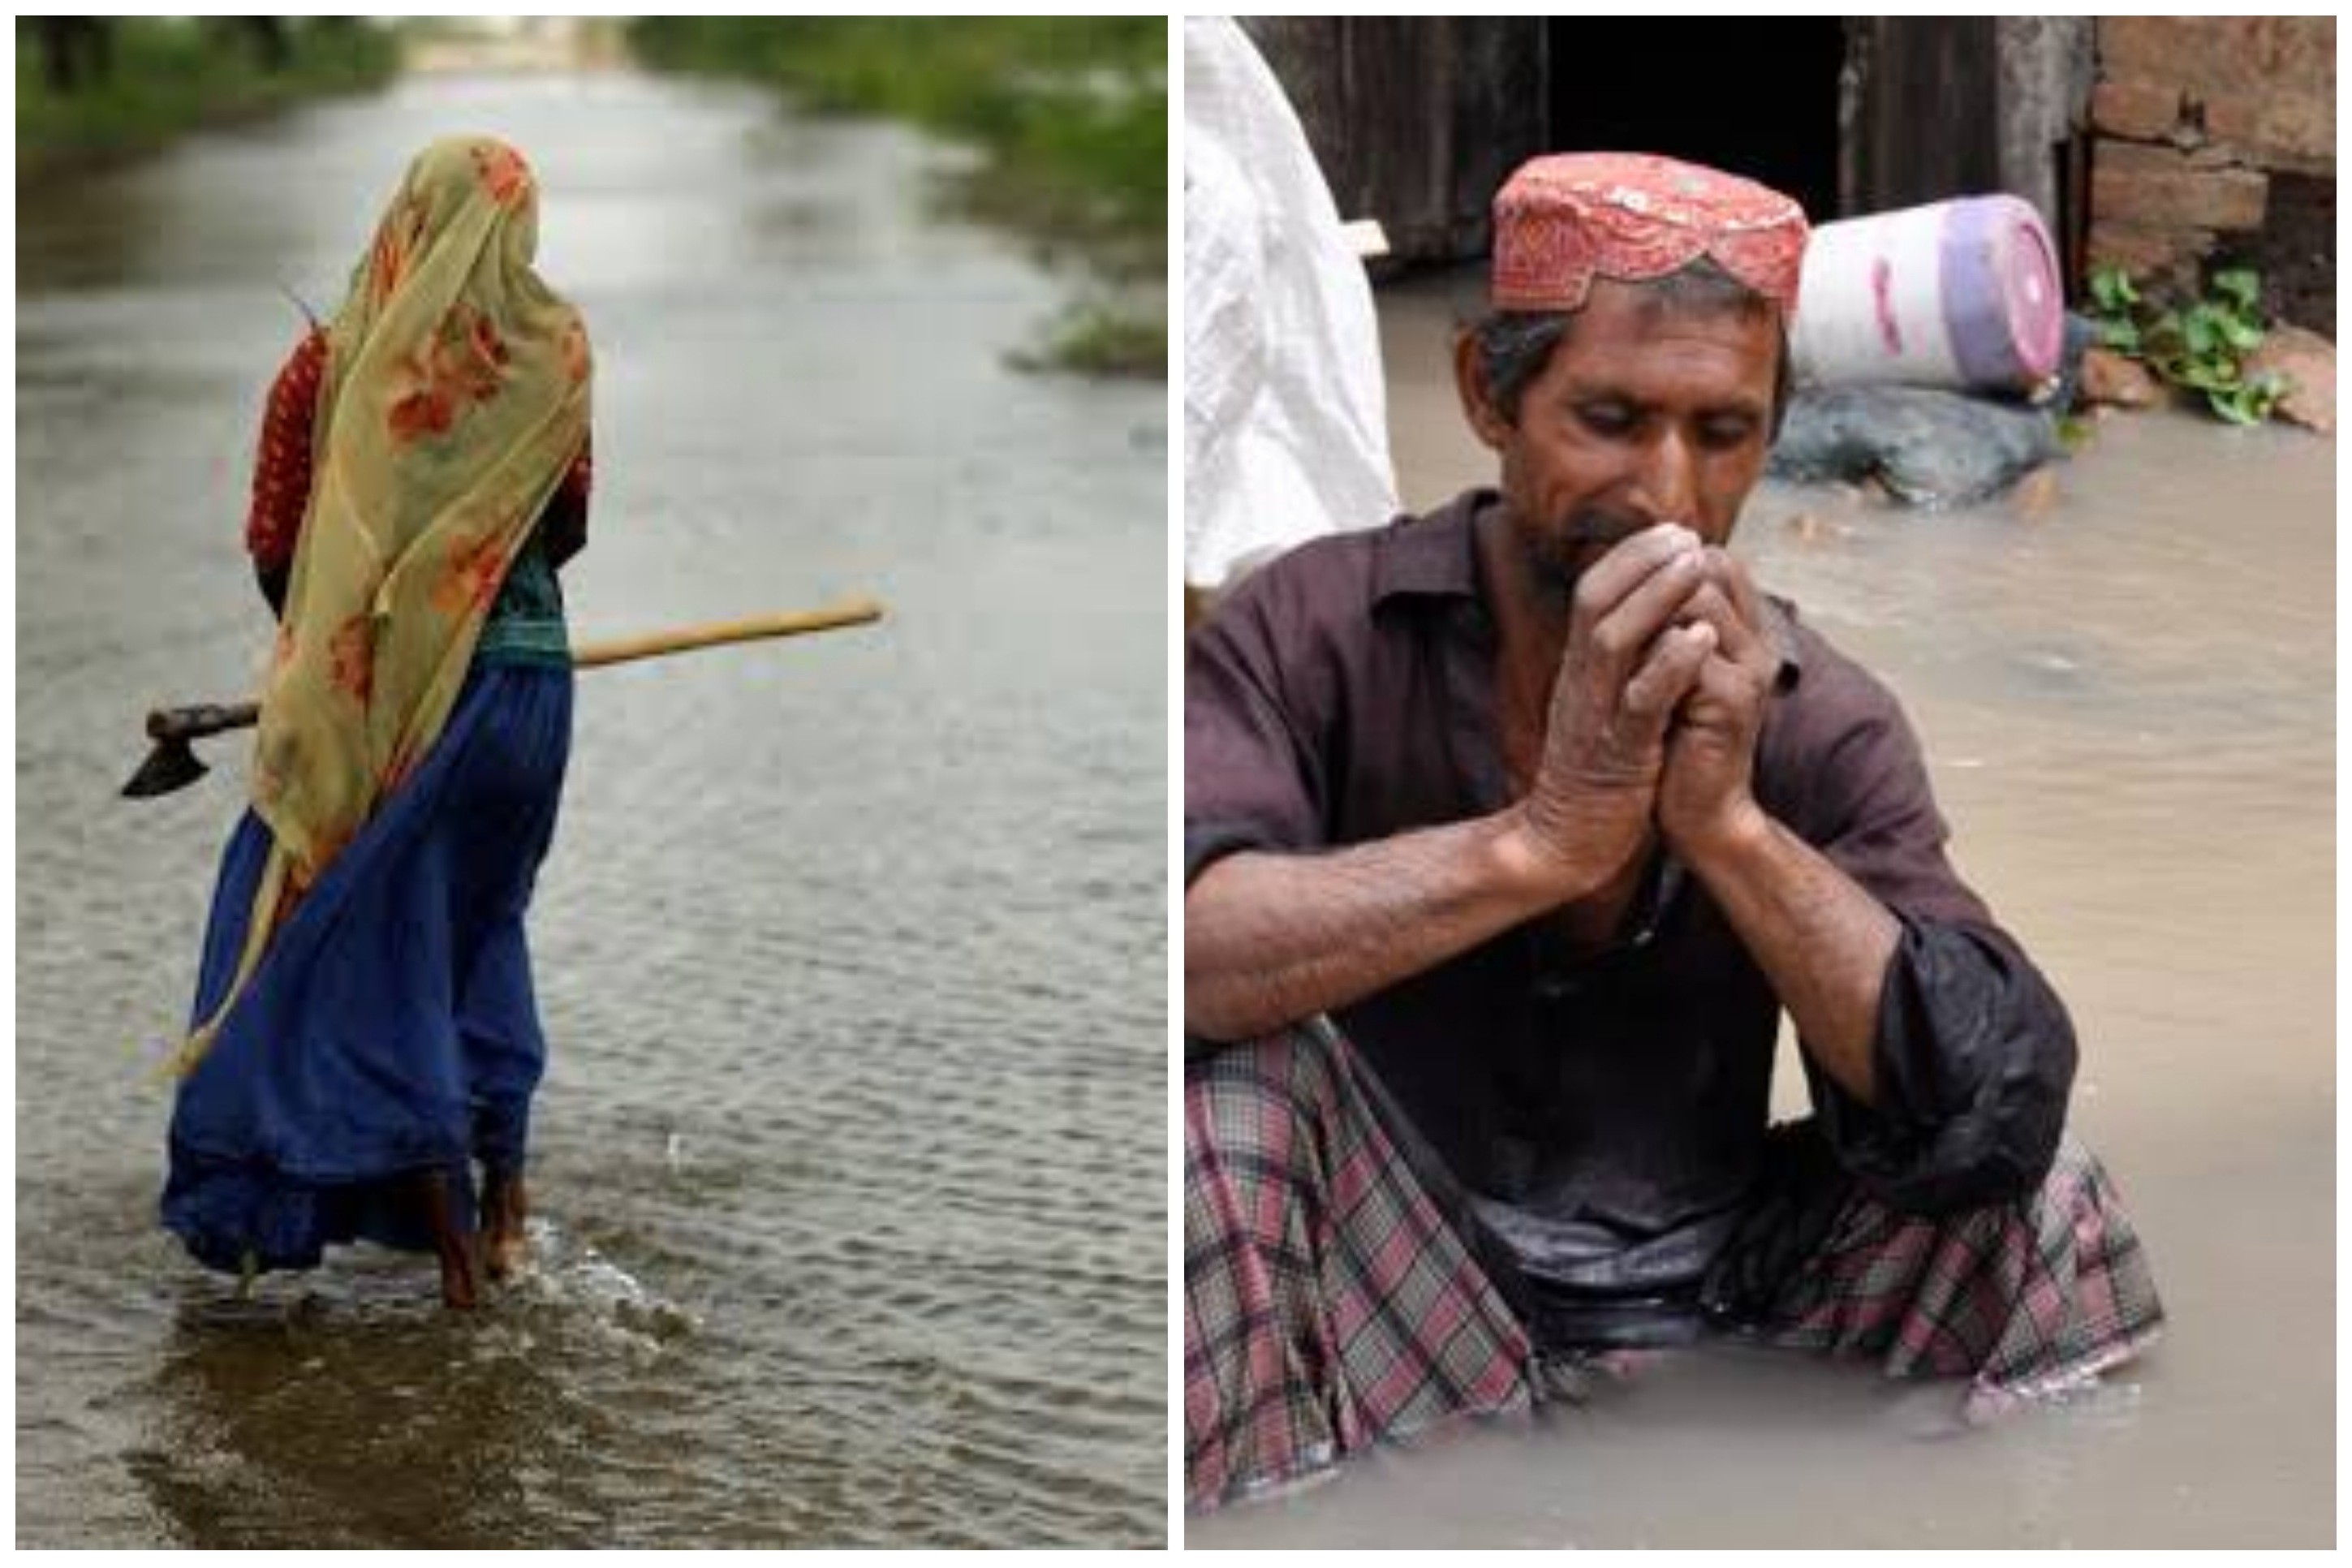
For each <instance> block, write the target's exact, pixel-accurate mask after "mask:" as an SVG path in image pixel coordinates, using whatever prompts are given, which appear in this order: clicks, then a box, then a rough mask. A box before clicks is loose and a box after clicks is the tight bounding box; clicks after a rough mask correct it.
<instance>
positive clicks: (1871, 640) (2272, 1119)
mask: <svg viewBox="0 0 2352 1568" xmlns="http://www.w3.org/2000/svg"><path fill="white" fill-rule="evenodd" d="M1462 288H1463V284H1462V282H1461V281H1460V280H1459V279H1437V280H1432V281H1424V282H1420V283H1415V284H1412V285H1410V286H1407V287H1404V288H1402V289H1391V290H1388V291H1386V292H1384V294H1383V297H1382V300H1381V310H1382V316H1383V331H1384V333H1385V336H1386V350H1387V353H1388V357H1389V365H1390V375H1391V387H1392V391H1391V398H1392V403H1391V409H1390V420H1391V427H1392V428H1393V429H1394V430H1395V432H1396V455H1397V460H1398V463H1399V465H1400V468H1401V469H1402V477H1403V479H1404V484H1405V489H1406V500H1407V504H1409V505H1412V506H1416V507H1425V506H1428V505H1431V504H1433V503H1434V502H1436V501H1437V500H1443V499H1444V498H1445V497H1446V496H1449V495H1451V494H1453V493H1454V491H1456V490H1457V489H1460V488H1462V487H1463V486H1465V485H1469V484H1473V483H1481V482H1491V479H1490V477H1489V476H1490V475H1491V471H1492V468H1491V459H1490V458H1485V457H1484V454H1483V453H1482V452H1481V451H1480V449H1479V448H1477V447H1475V446H1473V445H1472V444H1471V443H1470V440H1469V438H1468V437H1467V435H1466V434H1465V432H1464V431H1463V430H1462V426H1461V420H1460V416H1458V415H1457V414H1456V413H1455V412H1454V395H1453V390H1452V382H1451V372H1450V369H1449V368H1448V363H1447V361H1446V359H1445V358H1444V352H1445V341H1446V331H1447V329H1446V323H1447V321H1448V319H1449V312H1450V310H1451V308H1452V300H1450V299H1449V295H1450V294H1453V293H1455V292H1457V291H1459V290H1460V289H1462ZM2058 487H2059V488H2058V495H2057V499H2056V501H2055V503H2054V505H2053V507H2052V508H2051V509H2050V510H2048V511H2047V512H2046V513H2043V514H2042V515H2041V516H2039V517H2038V518H2032V519H2029V518H2027V517H2024V516H2021V515H2020V514H2019V512H2018V511H2016V510H2013V509H2012V508H2011V507H2009V506H2007V505H1995V506H1992V507H1990V508H1986V509H1981V510H1969V511H1958V512H1951V513H1944V514H1937V515H1926V514H1919V513H1910V512H1905V511H1901V510H1893V509H1888V508H1883V507H1878V506H1874V505H1871V504H1868V503H1865V502H1864V501H1862V500H1859V499H1856V498H1843V497H1841V496H1839V495H1837V494H1835V493H1832V492H1830V491H1827V490H1811V489H1790V488H1784V487H1779V486H1767V487H1766V488H1765V489H1763V490H1762V491H1761V492H1759V495H1758V496H1757V497H1756V498H1755V499H1754V500H1751V501H1750V503H1749V506H1748V512H1747V514H1746V516H1745V518H1744V519H1743V521H1742V524H1741V531H1740V532H1739V534H1738V536H1737V538H1736V539H1735V542H1734V548H1735V549H1737V550H1738V551H1739V552H1742V553H1743V554H1745V555H1746V556H1747V557H1748V560H1749V562H1750V563H1752V564H1753V566H1754V567H1755V569H1756V571H1757V574H1758V575H1759V579H1760V580H1761V581H1762V582H1763V583H1764V584H1765V585H1766V586H1768V587H1769V588H1771V589H1772V590H1774V591H1776V592H1779V593H1781V594H1784V595H1789V596H1790V597H1791V598H1793V599H1795V600H1796V601H1797V602H1798V603H1799V605H1801V607H1802V608H1803V610H1804V611H1805V613H1806V615H1807V616H1808V618H1809V619H1811V622H1812V623H1813V624H1814V625H1815V626H1819V627H1820V628H1822V630H1823V631H1824V632H1826V633H1827V635H1828V636H1829V637H1831V638H1832V640H1833V641H1835V642H1836V643H1838V644H1839V645H1840V646H1842V647H1844V648H1845V649H1846V650H1847V651H1849V652H1851V653H1853V654H1854V655H1855V656H1857V657H1858V658H1862V659H1863V660H1864V662H1865V663H1866V664H1868V665H1870V666H1871V667H1872V668H1874V670H1876V671H1877V672H1878V673H1879V674H1880V675H1881V676H1882V677H1883V678H1885V679H1886V680H1888V682H1889V683H1890V684H1892V685H1893V686H1894V688H1895V690H1896V692H1897V693H1898V694H1899V695H1900V696H1901V697H1902V698H1903V700H1904V701H1905V703H1906V707H1907V708H1908V710H1909V711H1910V713H1911V715H1912V718H1913V720H1914V721H1915V723H1916V725H1917V727H1918V728H1919V729H1920V731H1921V732H1922V734H1923V737H1924V739H1925V742H1926V744H1927V750H1928V762H1929V766H1930V768H1931V770H1932V772H1933V773H1934V777H1935V781H1936V786H1937V792H1938V795H1939V797H1940V799H1941V801H1942V803H1943V805H1944V807H1945V814H1946V816H1948V817H1949V818H1951V820H1952V821H1953V823H1954V825H1955V829H1956V837H1955V839H1954V844H1953V850H1954V858H1955V859H1956V861H1957V862H1958V865H1959V866H1960V868H1961V869H1962V872H1963V873H1964V874H1965V875H1967V876H1968V877H1969V879H1970V880H1971V881H1972V882H1973V883H1974V884H1975V886H1976V887H1977V888H1978V889H1979V891H1981V892H1983V893H1984V894H1985V895H1986V896H1987V898H1988V899H1989V900H1990V901H1991V903H1992V905H1993V907H1994V909H1995V910H1997V911H1998V912H1999V913H2000V915H2001V917H2002V918H2003V920H2004V921H2006V923H2007V924H2008V925H2009V926H2010V928H2011V930H2012V931H2016V932H2017V933H2018V935H2019V936H2020V937H2021V939H2022V940H2023V941H2024V942H2026V944H2027V946H2028V947H2029V948H2030V949H2031V950H2032V952H2033V953H2034V954H2035V956H2036V958H2037V960H2038V961H2039V962H2040V963H2041V964H2042V967H2043V968H2044V969H2045V970H2046V971H2047V972H2048V973H2050V975H2051V976H2052V978H2053V980H2054V981H2055V983H2056V984H2057V985H2058V987H2059V990H2060V991H2061V993H2062V994H2063V995H2064V996H2065V997H2066V998H2067V1001H2068V1004H2069V1005H2070V1006H2071V1008H2072V1009H2073V1011H2074V1018H2075V1023H2076V1026H2077V1028H2078V1031H2079V1033H2080V1035H2081V1037H2082V1044H2083V1065H2082V1071H2081V1076H2080V1078H2079V1079H2078V1080H2077V1083H2076V1089H2075V1100H2074V1126H2075V1129H2076V1130H2077V1131H2079V1132H2080V1133H2081V1134H2082V1136H2083V1138H2084V1141H2085V1142H2087V1143H2088V1144H2089V1145H2090V1146H2091V1147H2092V1148H2093V1149H2094V1150H2095V1151H2096V1152H2098V1153H2099V1154H2100V1156H2101V1157H2102V1158H2103V1159H2104V1160H2105V1163H2106V1164H2107V1165H2108V1167H2109V1169H2110V1171H2111V1172H2112V1173H2113V1174H2114V1175H2115V1176H2116V1180H2117V1182H2118V1183H2119V1184H2120V1185H2121V1187H2122V1189H2123V1192H2124V1195H2125V1198H2126V1203H2127V1205H2128V1207H2129V1212H2130V1213H2131V1215H2132V1216H2133V1218H2134V1220H2135V1222H2136V1224H2137V1226H2138V1227H2139V1230H2140V1232H2141V1235H2142V1237H2143V1238H2144V1239H2145V1240H2146V1242H2147V1247H2148V1249H2149V1256H2150V1258H2152V1260H2153V1262H2154V1266H2155V1268H2156V1272H2157V1280H2158V1287H2159V1289H2161V1290H2162V1292H2163V1295H2164V1298H2165V1302H2166V1305H2167V1307H2168V1310H2169V1311H2170V1314H2171V1325H2170V1328H2169V1331H2168V1337H2167V1338H2166V1339H2165V1340H2164V1341H2163V1342H2160V1343H2159V1344H2158V1347H2157V1348H2156V1349H2155V1351H2154V1352H2152V1353H2151V1354H2150V1355H2149V1356H2148V1357H2147V1359H2146V1360H2145V1361H2144V1362H2142V1363H2137V1365H2135V1366H2133V1367H2131V1368H2127V1369H2126V1370H2125V1371H2124V1372H2123V1373H2120V1374H2119V1375H2118V1376H2117V1377H2116V1378H2115V1379H2114V1380H2112V1381H2110V1382H2109V1383H2108V1384H2106V1385H2105V1387H2103V1388H2101V1389H2099V1390H2097V1391H2095V1392H2093V1393H2090V1394H2085V1395H2083V1396H2081V1397H2079V1398H2077V1399H2074V1400H2073V1401H2070V1402H2069V1403H2066V1404H2063V1405H2057V1406H2054V1407H2051V1408H2046V1409H2041V1410H2035V1411H2031V1412H2028V1413H2027V1414H2025V1415H2022V1416H2020V1417H2018V1418H2016V1419H2013V1420H2011V1421H2010V1422H2008V1423H2006V1424H2003V1425H2000V1426H1995V1427H1992V1428H1990V1429H1988V1430H1981V1431H1976V1432H1968V1433H1961V1432H1957V1431H1955V1429H1954V1426H1953V1422H1952V1417H1953V1415H1954V1406H1955V1404H1956V1400H1955V1397H1954V1395H1953V1394H1952V1393H1951V1392H1950V1390H1949V1389H1948V1388H1945V1389H1937V1388H1934V1387H1926V1388H1922V1387H1917V1386H1913V1385H1900V1384H1887V1383H1885V1382H1884V1381H1883V1380H1882V1379H1880V1378H1879V1377H1878V1376H1877V1375H1876V1374H1875V1373H1874V1372H1872V1371H1870V1370H1868V1369H1866V1368H1862V1369H1856V1368H1845V1367H1837V1366H1832V1365H1825V1364H1822V1363H1813V1362H1811V1361H1807V1360H1801V1359H1799V1358H1795V1357H1790V1356H1783V1355H1773V1354H1769V1353H1765V1352H1752V1351H1749V1352H1735V1351H1730V1350H1703V1351H1700V1352H1694V1353H1685V1354H1681V1355H1677V1356H1673V1357H1669V1358H1667V1359H1665V1360H1664V1362H1662V1363H1659V1364H1658V1365H1656V1366H1655V1367H1654V1368H1653V1369H1651V1370H1650V1371H1649V1372H1648V1373H1646V1374H1645V1375H1643V1376H1641V1377H1638V1378H1636V1379H1635V1380H1633V1382H1632V1383H1630V1384H1622V1385H1613V1386H1605V1387H1603V1388H1602V1389H1601V1390H1600V1391H1599V1392H1598V1394H1597V1396H1596V1397H1595V1398H1594V1400H1593V1401H1592V1402H1591V1404H1590V1405H1583V1406H1580V1407H1574V1408H1561V1407H1554V1408H1550V1409H1547V1410H1545V1411H1543V1412H1541V1413H1539V1414H1538V1415H1535V1416H1532V1417H1528V1418H1525V1419H1515V1420H1508V1421H1497V1422H1493V1423H1487V1424H1485V1425H1483V1426H1465V1427H1457V1428H1455V1429H1454V1430H1451V1431H1448V1432H1446V1433H1444V1434H1443V1435H1442V1436H1438V1437H1436V1438H1434V1439H1433V1440H1431V1441H1429V1442H1427V1443H1424V1444H1423V1445H1421V1446H1419V1447H1416V1448H1414V1449H1412V1450H1411V1451H1399V1450H1388V1451H1382V1452H1380V1453H1376V1454H1374V1455H1372V1456H1370V1457H1369V1458H1366V1459H1365V1460H1363V1461H1362V1462H1360V1463H1357V1464H1354V1465H1351V1466H1349V1467H1348V1468H1345V1469H1344V1470H1343V1471H1342V1472H1341V1473H1340V1474H1339V1477H1338V1478H1337V1479H1333V1480H1330V1481H1328V1482H1326V1483H1324V1484H1322V1485H1320V1486H1318V1487H1316V1488H1313V1489H1309V1490H1307V1491H1306V1492H1304V1493H1301V1494H1299V1495H1297V1496H1295V1497H1292V1498H1290V1499H1288V1500H1282V1501H1277V1502H1275V1503H1271V1504H1266V1505H1261V1506H1257V1507H1252V1508H1245V1509H1241V1510H1233V1511H1230V1512H1227V1513H1223V1514H1219V1515H1215V1516H1211V1517H1208V1518H1205V1519H1196V1520H1192V1521H1188V1522H1187V1525H1186V1539H1187V1541H1188V1542H1190V1543H1192V1544H1198V1545H1213V1546H1231V1545H1261V1546H1264V1545H1290V1544H1304V1543H1307V1542H1318V1543H1323V1544H1332V1545H1340V1544H1355V1545H1370V1544H1379V1545H1384V1546H1392V1545H1405V1544H1431V1545H1447V1544H1460V1545H1468V1544H1473V1543H1486V1544H1515V1545H1545V1544H1549V1545H1557V1544H1567V1543H1574V1544H1579V1545H1588V1546H1612V1545H1616V1546H1625V1545H1634V1544H1648V1545H1676V1546H1701V1547H1705V1546H1835V1545H1846V1546H1914V1547H1929V1546H1938V1547H1939V1546H2055V1545H2062V1544H2073V1545H2078V1546H2094V1545H2102V1546H2125V1545H2129V1546H2200V1545H2221V1544H2230V1545H2242V1546H2284V1545H2300V1546H2325V1545H2327V1544H2329V1543H2330V1542H2332V1541H2333V1539H2334V1531H2335V1517H2336V1506H2335V1474H2336V1447H2335V1431H2336V1415H2335V1411H2336V1350H2335V1343H2336V1336H2335V1326H2336V1269H2335V1260H2336V1247H2335V1235H2336V1205H2335V1171H2336V1156H2335V1129H2336V1073H2335V1059H2334V1050H2335V1031H2334V1019H2335V979H2334V974H2335V971H2334V954H2335V835H2334V820H2335V817H2334V809H2335V796H2336V790H2335V757H2336V740H2335V724H2334V715H2335V711H2336V678H2335V626H2336V611H2335V596H2334V583H2335V569H2336V553H2335V532H2334V529H2335V524H2334V519H2335V494H2336V468H2335V446H2334V444H2333V442H2332V441H2329V440H2326V439H2323V438H2319V437H2313V436H2311V435H2309V434H2307V433H2305V432H2302V431H2297V430H2291V429H2266V430H2253V431H2242V432H2241V431H2232V430H2230V429H2228V428H2225V427H2223V426H2220V425H2218V424H2216V423H2213V422H2210V421H2206V420H2203V419H2200V418H2194V417H2190V416H2138V417H2126V418H2117V419H2115V420H2112V421H2109V422H2108V423H2106V424H2105V425H2104V426H2101V433H2100V435H2099V437H2098V439H2097V442H2096V444H2095V446H2094V447H2092V448H2091V449H2090V450H2089V451H2088V452H2086V453H2085V454H2084V455H2083V456H2082V457H2081V458H2077V459H2076V460H2075V461H2074V462H2072V463H2071V464H2068V465H2066V466H2064V467H2063V468H2062V469H2061V470H2060V472H2059V478H2058ZM1796 1080H1797V1074H1796V1072H1795V1070H1794V1066H1793V1063H1791V1062H1790V1061H1788V1060H1787V1059H1786V1058H1784V1060H1783V1064H1782V1068H1781V1071H1780V1074H1779V1075H1778V1080H1777V1081H1778V1089H1779V1092H1778V1106H1779V1110H1780V1113H1782V1114H1790V1115H1792V1114H1797V1113H1799V1112H1800V1111H1801V1109H1802V1086H1801V1083H1800V1082H1798V1081H1796Z"/></svg>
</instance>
